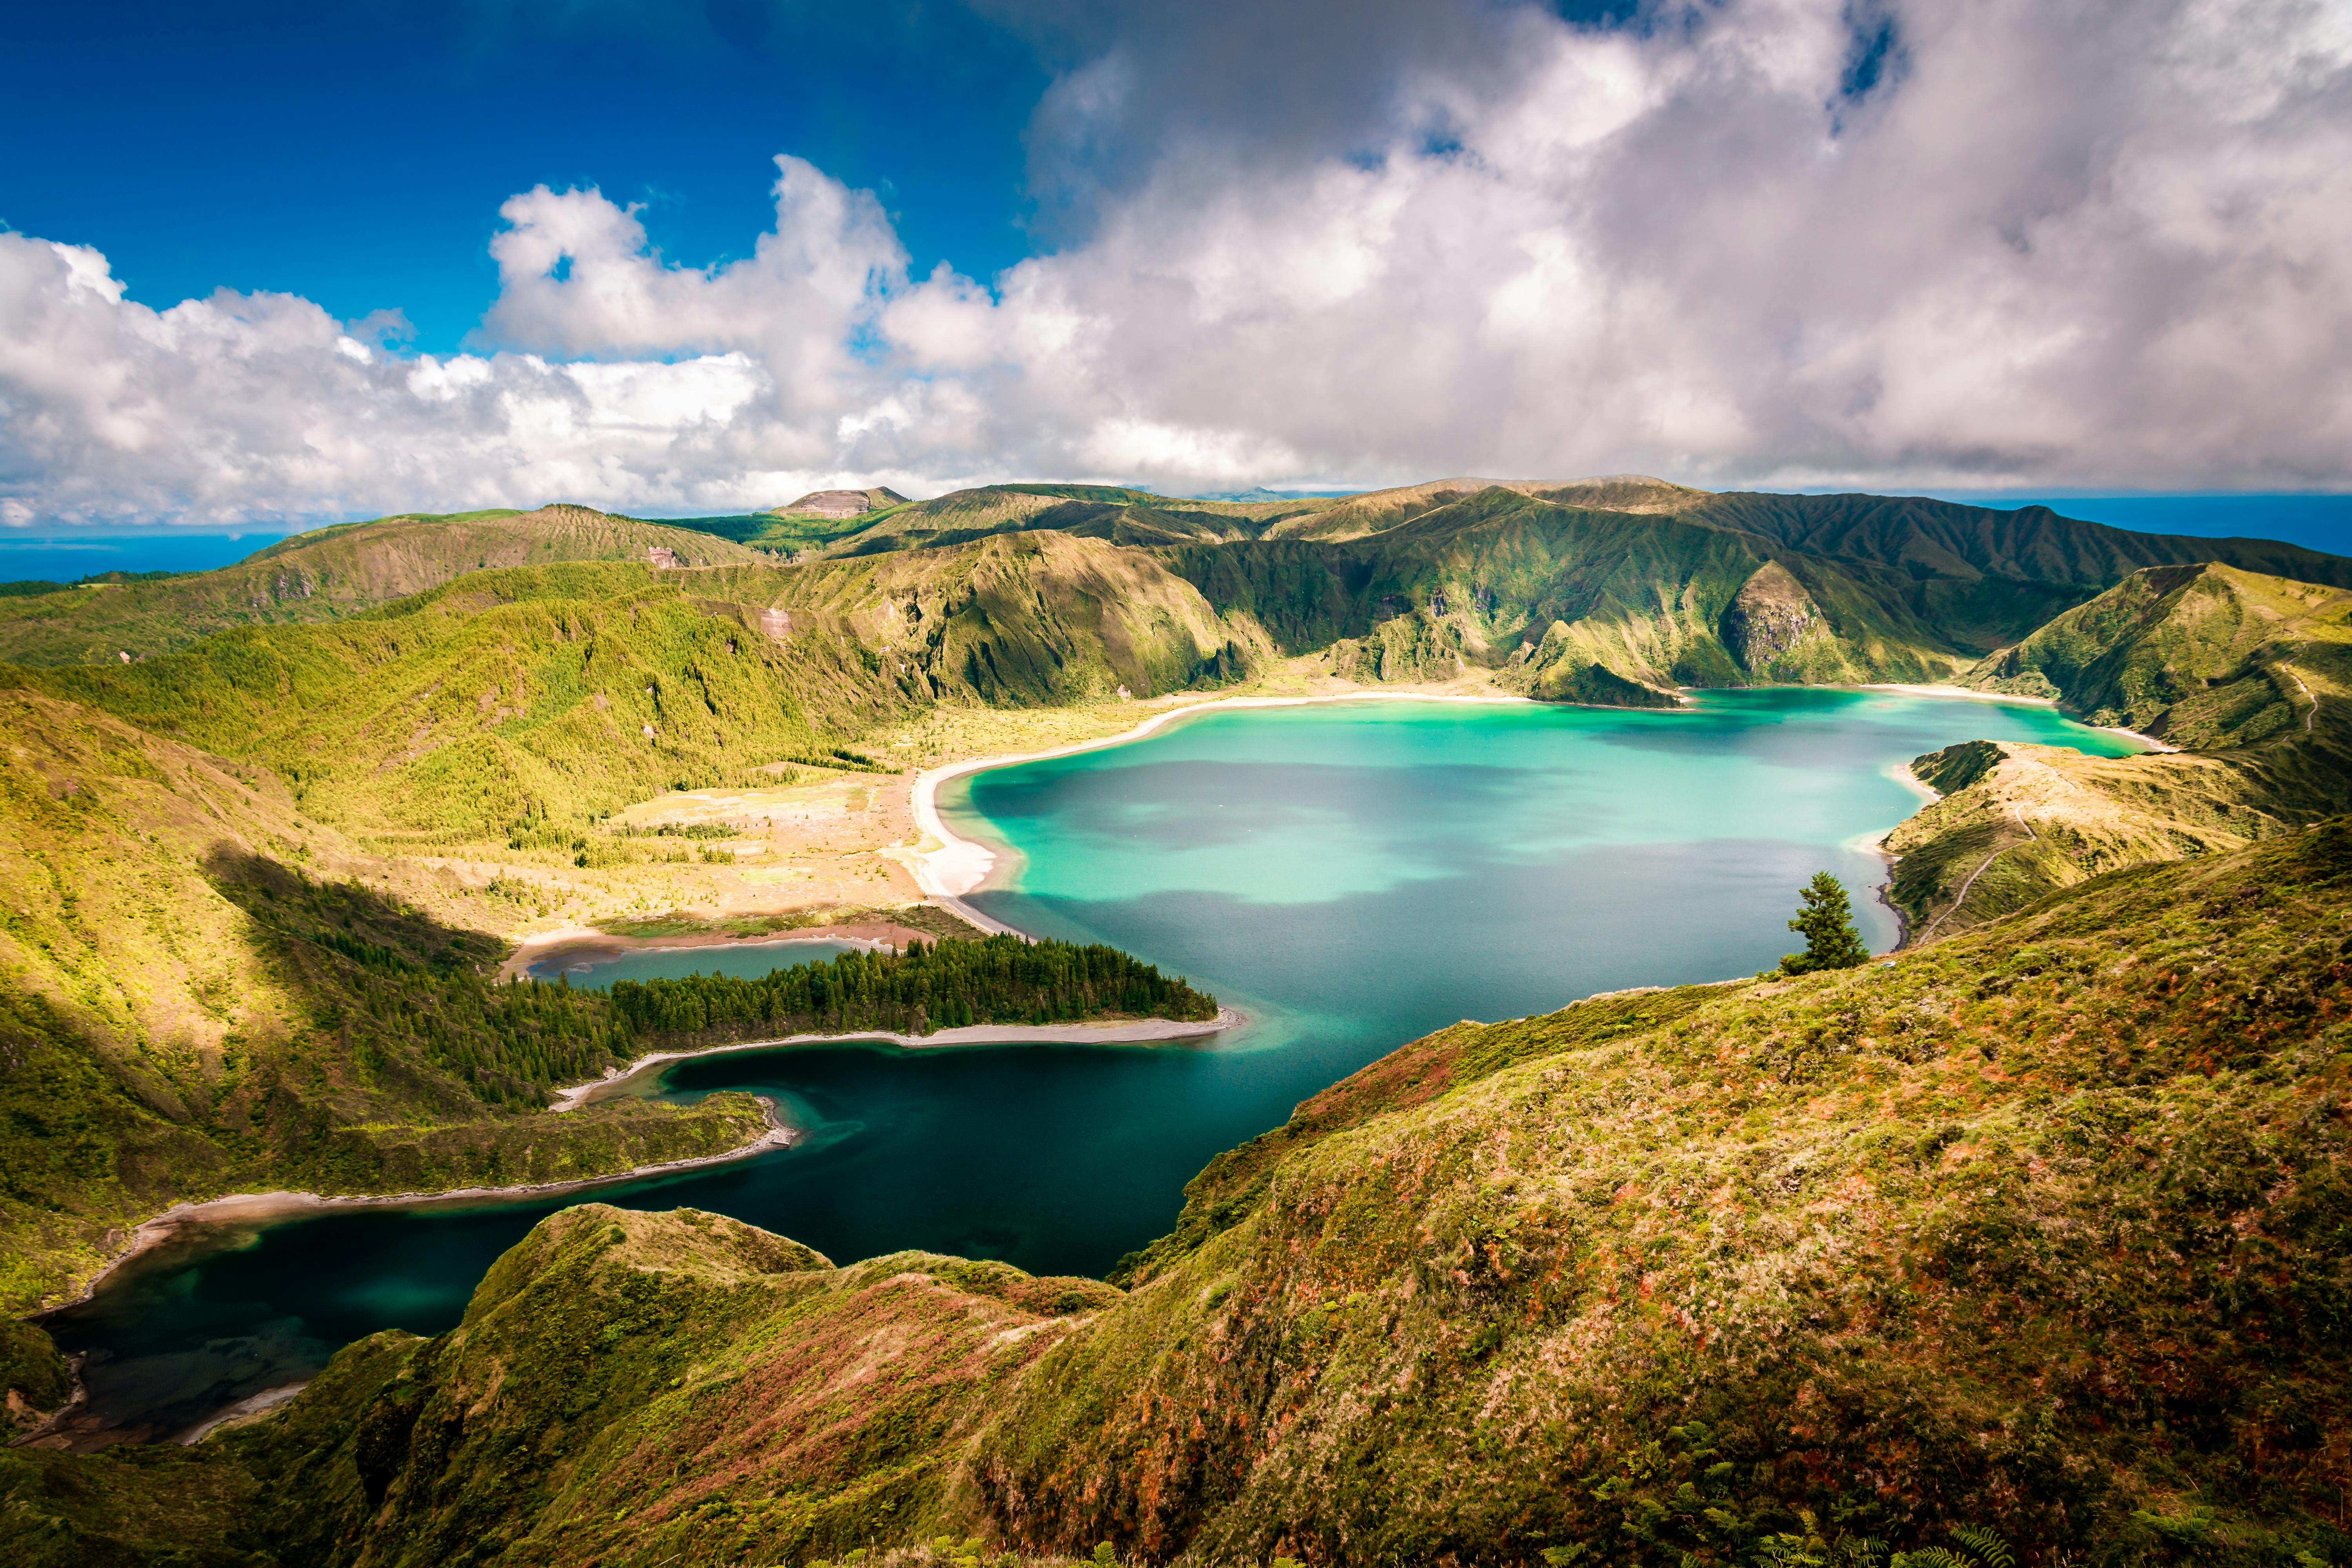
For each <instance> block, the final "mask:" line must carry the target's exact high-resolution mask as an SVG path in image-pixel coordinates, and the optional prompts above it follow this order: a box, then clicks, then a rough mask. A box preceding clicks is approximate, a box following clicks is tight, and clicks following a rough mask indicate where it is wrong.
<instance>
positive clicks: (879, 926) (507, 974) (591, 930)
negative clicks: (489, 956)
mask: <svg viewBox="0 0 2352 1568" xmlns="http://www.w3.org/2000/svg"><path fill="white" fill-rule="evenodd" d="M931 940H932V938H930V937H929V936H928V935H927V934H925V933H924V932H922V931H916V930H914V929H913V928H911V927H908V926H902V925H898V924H897V923H896V922H894V921H851V922H850V923H848V924H845V925H825V926H807V927H802V928H795V929H793V930H789V931H768V932H765V933H763V934H761V935H758V936H730V935H729V934H727V933H726V932H723V931H687V932H682V933H680V934H678V935H676V936H614V935H613V934H612V933H611V932H609V931H599V930H597V929H596V928H595V927H594V926H566V927H564V928H562V930H560V931H541V932H539V933H538V934H537V935H534V936H527V937H525V938H523V939H522V940H521V941H520V942H517V943H516V944H515V950H514V952H512V953H510V954H509V955H508V957H507V960H506V962H505V963H501V964H499V973H498V978H499V984H507V983H509V982H511V981H516V980H520V979H522V978H523V977H524V976H526V975H527V974H529V973H530V970H531V968H532V967H533V966H534V965H536V964H541V963H547V962H548V961H549V960H551V959H555V958H572V957H587V955H589V954H595V955H597V956H595V957H593V958H589V959H588V962H590V963H611V962H612V961H613V960H614V959H616V958H624V957H626V956H627V955H628V954H630V953H633V952H660V951H662V950H664V949H674V948H698V947H709V948H730V947H781V946H782V945H784V944H785V943H787V942H846V943H848V944H849V945H850V946H852V947H862V948H864V949H866V951H867V952H904V951H905V949H906V946H907V944H908V942H929V941H931ZM779 967H786V966H781V965H780V966H779Z"/></svg>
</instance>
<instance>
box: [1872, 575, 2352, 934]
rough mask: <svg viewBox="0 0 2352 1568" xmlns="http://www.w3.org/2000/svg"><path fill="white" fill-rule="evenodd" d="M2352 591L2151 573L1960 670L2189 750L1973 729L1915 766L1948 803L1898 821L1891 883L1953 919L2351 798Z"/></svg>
mask: <svg viewBox="0 0 2352 1568" xmlns="http://www.w3.org/2000/svg"><path fill="white" fill-rule="evenodd" d="M2347 610H2352V594H2347V593H2346V592H2345V591H2344V590H2341V589H2337V588H2332V587H2326V586H2323V585H2320V584H2310V583H2296V582H2290V581H2288V580H2286V579H2284V578H2278V577H2265V576H2261V575H2258V574H2254V573H2250V572H2242V571H2238V570H2236V569H2235V568H2232V567H2228V566H2220V565H2210V564H2209V565H2202V566H2165V567H2150V568H2147V569H2145V570H2142V571H2139V572H2136V573H2134V574H2132V575H2131V576H2129V577H2127V578H2126V579H2125V580H2124V581H2123V582H2122V583H2120V584H2117V585H2116V587H2114V588H2112V589H2110V590H2108V591H2107V592H2106V593H2105V594H2102V595H2099V596H2098V597H2097V598H2095V599H2093V600H2092V601H2091V602H2090V603H2088V604H2085V605H2082V606H2080V607H2079V608H2077V609H2074V610H2072V611H2069V612H2067V613H2066V614H2064V615H2063V616H2059V617H2058V618H2056V619H2055V620H2053V621H2052V622H2051V623H2050V624H2049V625H2048V626H2043V627H2042V628H2041V629H2040V630H2038V631H2036V632H2035V633H2033V634H2032V636H2031V637H2027V638H2025V639H2024V640H2023V641H2022V642H2021V643H2019V644H2017V645H2016V646H2014V647H2010V648H2007V649H2004V650H2002V651H2001V652H2000V653H1999V654H1996V655H1994V656H1993V657H1991V658H1988V659H1985V660H1984V661H1983V662H1981V663H1980V664H1979V665H1978V666H1976V667H1975V668H1973V669H1971V670H1970V671H1969V673H1968V675H1967V676H1966V677H1965V678H1964V679H1966V681H1967V683H1968V684H1969V685H1973V686H1977V687H1980V688H1983V689H1991V690H2002V691H2014V692H2021V693H2024V694H2026V695H2031V696H2042V697H2055V698H2057V699H2059V700H2062V701H2063V702H2064V703H2065V704H2067V706H2069V707H2070V708H2072V709H2074V710H2075V711H2077V712H2080V713H2084V714H2085V715H2087V716H2088V717H2089V718H2090V720H2091V721H2092V722H2094V723H2109V724H2115V723H2119V724H2127V725H2130V726H2132V727H2134V728H2137V729H2139V730H2143V731H2147V733H2149V734H2153V735H2159V736H2162V737H2164V738H2166V739H2167V740H2168V741H2171V742H2175V743H2177V744H2179V745H2181V746H2184V747H2186V748H2188V750H2186V751H2185V752H2179V753H2166V754H2154V755H2147V756H2138V757H2126V758H2117V759H2102V758H2095V757H2087V756H2084V755H2083V754H2082V753H2080V752H2074V751H2070V750H2066V749H2064V748H2060V747H2048V746H2022V745H2014V744H1996V743H1994V742H1970V743H1969V745H1966V746H1959V747H1954V748H1951V749H1949V750H1948V752H1939V753H1937V754H1936V755H1935V756H1932V757H1923V758H1921V759H1920V760H1919V763H1917V764H1916V772H1917V773H1918V774H1919V776H1920V778H1921V779H1922V780H1923V781H1924V782H1926V783H1927V784H1929V785H1931V786H1932V787H1934V788H1936V789H1937V790H1939V791H1941V792H1943V794H1944V795H1945V798H1944V799H1942V800H1939V801H1937V803H1935V804H1934V805H1930V806H1928V807H1927V809H1926V810H1924V811H1921V812H1920V813H1919V814H1918V815H1917V816H1913V817H1912V818H1910V819H1909V820H1908V821H1906V822H1905V823H1903V824H1902V825H1901V826H1898V827H1897V828H1896V829H1895V832H1894V833H1893V834H1892V835H1890V836H1889V837H1888V839H1887V847H1888V848H1889V849H1891V850H1893V851H1895V853H1897V854H1899V855H1901V856H1902V857H1903V858H1902V860H1901V861H1900V862H1899V863H1898V864H1897V866H1896V867H1895V877H1894V882H1893V885H1892V888H1891V889H1890V893H1889V896H1890V897H1891V898H1892V899H1893V900H1894V901H1895V904H1896V906H1897V907H1898V908H1900V909H1902V910H1904V911H1905V913H1906V916H1907V917H1908V918H1909V919H1910V920H1911V921H1912V922H1913V927H1914V929H1915V930H1916V931H1953V930H1958V929H1960V928H1961V927H1963V926H1966V925H1969V924H1971V923H1974V922H1975V921H1980V920H1983V919H1986V918H1988V917H1990V916H1991V915H1995V914H1999V913H2000V912H2002V911H2004V910H2011V909H2015V908H2018V907H2020V906H2021V905H2023V904H2025V903H2027V902H2030V901H2032V900H2034V899H2037V898H2040V897H2041V896H2042V894H2044V893H2046V892H2048V891H2050V890H2051V889H2053V888H2058V887H2063V886H2067V885H2069V884H2072V883H2074V882H2078V881H2081V880H2082V879H2084V878H2086V877H2090V876H2095V875H2096V874H2097V873H2099V872H2101V871H2105V870H2109V869H2113V868H2116V867H2118V866H2125V865H2131V864H2135V863H2137V862H2140V861H2145V860H2150V859H2171V858H2178V857H2180V856H2185V855H2204V854H2211V853H2214V852H2216V851H2220V850H2227V849H2232V848H2237V847H2242V846H2244V845H2246V844H2249V843H2252V842H2253V841H2254V840H2256V839H2259V838H2263V837H2271V836H2274V835H2277V834H2280V833H2284V832H2287V831H2291V830H2293V829H2294V828H2296V827H2299V826H2303V825H2305V824H2306V823H2308V822H2310V821H2311V820H2313V819H2314V818H2315V817H2317V816H2325V815H2326V814H2329V813H2332V812H2340V811H2345V810H2352V625H2347Z"/></svg>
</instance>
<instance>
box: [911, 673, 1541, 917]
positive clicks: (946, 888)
mask: <svg viewBox="0 0 2352 1568" xmlns="http://www.w3.org/2000/svg"><path fill="white" fill-rule="evenodd" d="M1321 702H1467V703H1476V704H1494V705H1507V704H1509V705H1516V704H1521V703H1524V704H1527V705H1528V706H1531V707H1532V706H1538V704H1537V703H1536V700H1535V699H1533V698H1531V697H1514V696H1511V695H1509V694H1507V693H1502V692H1497V693H1496V694H1494V695H1492V696H1487V695H1472V694H1467V693H1463V694H1455V693H1448V692H1439V691H1333V692H1328V693H1324V694H1320V695H1317V696H1312V697H1220V698H1215V699H1213V700H1209V701H1206V702H1188V703H1185V704H1183V705H1182V706H1181V707H1176V708H1169V709H1165V710H1161V711H1160V712H1158V713H1154V714H1153V715H1151V716H1150V718H1148V719H1146V720H1144V721H1143V722H1141V723H1140V724H1138V725H1136V726H1135V727H1134V728H1133V729H1131V730H1124V731H1120V732H1119V733H1118V734H1116V735H1106V736H1104V737H1102V739H1100V740H1097V741H1079V742H1076V743H1074V744H1072V745H1067V746H1055V747H1054V748H1053V749H1051V750H1050V751H1044V752H1007V753H1005V754H1003V755H1002V756H992V757H972V758H969V759H967V760H966V761H963V762H961V763H948V764H947V765H946V766H944V767H938V768H927V769H925V770H924V771H923V772H921V773H917V774H916V775H915V782H914V784H913V785H912V787H911V793H910V795H909V796H908V805H910V806H911V807H912V808H913V811H914V816H915V826H916V827H917V829H919V831H920V832H921V833H922V834H923V835H924V836H925V837H929V838H931V839H934V840H936V841H937V843H938V845H939V847H938V848H936V849H929V850H924V849H918V850H917V851H916V852H915V853H913V854H911V855H908V856H907V857H905V858H904V864H905V865H906V867H907V868H908V870H910V871H912V872H913V873H914V874H915V885H916V886H917V887H918V888H920V889H922V890H923V892H924V894H925V895H926V896H928V897H929V899H930V900H931V901H932V902H934V903H937V904H941V905H944V906H946V907H947V908H948V909H949V910H952V911H953V912H955V913H956V914H958V915H961V917H962V918H964V919H965V920H968V921H971V922H972V923H973V924H974V925H977V926H979V927H980V928H981V929H982V930H983V931H991V932H994V933H999V934H1002V935H1005V936H1025V935H1026V934H1027V933H1026V932H1024V931H1015V930H1014V929H1013V927H1011V926H1009V925H1006V924H1005V923H1004V922H1003V921H1000V920H996V919H994V918H993V917H992V916H989V915H984V914H982V913H981V912H980V911H979V910H975V909H973V908H972V907H971V905H970V904H967V903H965V902H964V901H963V895H964V894H966V893H970V892H975V891H977V890H978V889H980V888H981V887H982V885H983V884H984V883H986V882H987V880H988V879H989V877H990V876H991V874H992V873H993V872H994V870H995V868H996V858H997V857H996V851H995V850H993V849H991V848H990V847H988V846H987V845H985V844H981V843H978V842H976V841H974V840H972V839H970V838H965V837H961V836H960V835H958V834H957V833H955V832H954V831H953V830H952V829H950V827H949V826H948V825H947V820H946V819H945V818H944V817H942V816H940V808H939V791H940V785H941V784H946V783H947V782H948V781H949V780H950V779H957V778H961V777H963V776H964V775H965V774H967V773H986V772H988V771H989V770H990V769H992V768H1005V767H1012V766H1013V765H1014V764H1016V763H1042V762H1045V761H1047V760H1049V759H1051V758H1054V757H1068V756H1075V755H1076V754H1077V753H1078V752H1094V751H1099V750H1101V749H1103V748H1104V747H1106V746H1123V745H1126V744H1127V743H1128V742H1130V741H1140V740H1142V739H1143V738H1144V737H1145V736H1147V735H1150V733H1152V731H1156V730H1158V729H1160V728H1161V727H1162V726H1164V725H1167V724H1170V723H1172V722H1174V721H1176V720H1179V719H1183V718H1189V717H1190V716H1192V714H1195V713H1207V712H1212V711H1214V710H1220V709H1229V710H1240V709H1246V708H1304V707H1307V706H1309V705H1311V704H1315V703H1321ZM1545 706H1565V705H1564V704H1548V705H1545Z"/></svg>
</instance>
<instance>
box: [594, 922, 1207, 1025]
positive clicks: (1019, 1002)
mask: <svg viewBox="0 0 2352 1568" xmlns="http://www.w3.org/2000/svg"><path fill="white" fill-rule="evenodd" d="M612 996H613V1010H614V1013H615V1014H616V1015H618V1016H619V1017H620V1019H621V1020H622V1021H623V1022H624V1023H625V1024H626V1025H627V1026H629V1027H630V1028H632V1029H634V1030H635V1031H637V1032H638V1033H640V1034H641V1035H644V1036H647V1037H661V1038H662V1039H663V1041H664V1042H665V1043H669V1042H673V1041H684V1042H688V1043H690V1044H695V1045H709V1044H717V1043H720V1042H723V1041H728V1040H740V1039H743V1038H746V1037H750V1036H752V1035H757V1034H779V1035H782V1034H794V1033H813V1032H822V1033H824V1034H834V1035H843V1034H854V1033H856V1032H857V1031H860V1030H866V1029H874V1030H887V1031H888V1032H890V1033H893V1034H904V1035H928V1034H930V1033H932V1032H934V1031H936V1030H939V1029H950V1028H961V1027H964V1026H971V1025H974V1024H1041V1025H1042V1024H1060V1023H1070V1022H1074V1021H1076V1020H1078V1019H1096V1018H1174V1019H1177V1020H1180V1021H1185V1022H1192V1021H1197V1022H1201V1023H1213V1022H1214V1021H1215V1020H1216V1016H1217V999H1216V998H1215V997H1213V996H1211V995H1209V994H1206V993H1204V992H1200V991H1196V990H1194V989H1193V988H1192V986H1191V985H1189V984H1185V982H1184V981H1183V980H1182V979H1181V977H1180V978H1178V979H1173V980H1171V979H1169V978H1168V977H1167V976H1165V975H1163V974H1161V973H1160V971H1159V969H1158V967H1157V966H1156V965H1153V964H1149V963H1142V962H1140V961H1139V960H1138V959H1136V958H1134V957H1133V956H1131V955H1129V954H1128V953H1125V952H1120V951H1119V950H1118V949H1117V948H1115V947H1105V946H1103V945H1101V944H1100V943H1095V944H1092V945H1087V946H1080V945H1079V944H1077V943H1076V942H1052V941H1045V942H1028V941H1024V939H1022V938H1020V937H1015V936H992V937H987V938H984V939H982V940H980V941H977V942H969V941H953V942H909V943H908V945H907V949H906V951H905V952H898V953H890V952H845V953H843V954H842V955H841V956H840V957H838V958H836V959H835V960H833V962H831V963H803V964H799V965H796V966H794V967H793V968H790V969H778V970H774V971H772V972H771V973H769V974H768V976H767V977H766V978H765V979H763V980H750V979H744V978H740V977H738V976H735V975H730V974H696V975H689V976H688V977H687V978H685V979H682V980H644V981H638V980H622V981H616V982H614V985H613V990H612Z"/></svg>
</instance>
